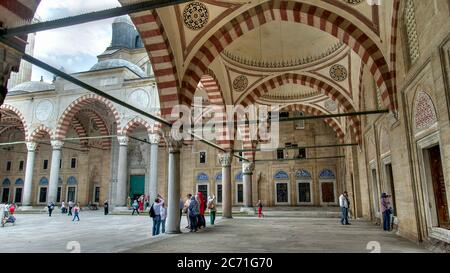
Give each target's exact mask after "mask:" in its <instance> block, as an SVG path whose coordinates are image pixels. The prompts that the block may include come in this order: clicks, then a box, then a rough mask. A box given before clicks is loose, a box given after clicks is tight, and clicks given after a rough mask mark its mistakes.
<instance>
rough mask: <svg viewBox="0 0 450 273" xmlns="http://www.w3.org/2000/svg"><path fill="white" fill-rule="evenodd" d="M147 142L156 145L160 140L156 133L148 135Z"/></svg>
mask: <svg viewBox="0 0 450 273" xmlns="http://www.w3.org/2000/svg"><path fill="white" fill-rule="evenodd" d="M148 140H149V142H150V143H151V144H158V143H159V141H160V140H161V136H160V135H159V134H158V133H153V134H149V135H148Z"/></svg>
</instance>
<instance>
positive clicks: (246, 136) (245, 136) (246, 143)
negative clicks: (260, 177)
mask: <svg viewBox="0 0 450 273" xmlns="http://www.w3.org/2000/svg"><path fill="white" fill-rule="evenodd" d="M238 128H239V133H240V134H241V138H242V148H243V149H256V144H257V143H258V142H257V141H256V139H252V135H251V134H250V127H249V126H246V125H239V126H238ZM242 156H243V157H245V158H246V159H248V160H250V161H254V160H255V151H247V152H243V153H242Z"/></svg>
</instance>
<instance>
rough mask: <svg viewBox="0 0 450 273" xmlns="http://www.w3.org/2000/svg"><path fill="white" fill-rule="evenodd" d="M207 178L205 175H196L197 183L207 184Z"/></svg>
mask: <svg viewBox="0 0 450 273" xmlns="http://www.w3.org/2000/svg"><path fill="white" fill-rule="evenodd" d="M208 180H209V177H208V175H207V174H206V173H203V172H201V173H198V174H197V182H208Z"/></svg>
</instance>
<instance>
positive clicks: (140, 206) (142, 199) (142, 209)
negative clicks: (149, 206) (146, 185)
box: [138, 195, 144, 212]
mask: <svg viewBox="0 0 450 273" xmlns="http://www.w3.org/2000/svg"><path fill="white" fill-rule="evenodd" d="M138 203H139V212H143V211H144V195H141V197H139V202H138Z"/></svg>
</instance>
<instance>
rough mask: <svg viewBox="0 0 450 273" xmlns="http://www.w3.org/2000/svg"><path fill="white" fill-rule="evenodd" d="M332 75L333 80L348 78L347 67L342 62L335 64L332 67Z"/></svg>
mask: <svg viewBox="0 0 450 273" xmlns="http://www.w3.org/2000/svg"><path fill="white" fill-rule="evenodd" d="M330 76H331V78H332V79H333V80H335V81H338V82H342V81H344V80H345V79H347V69H346V68H345V67H344V66H343V65H340V64H335V65H333V66H332V67H331V68H330Z"/></svg>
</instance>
